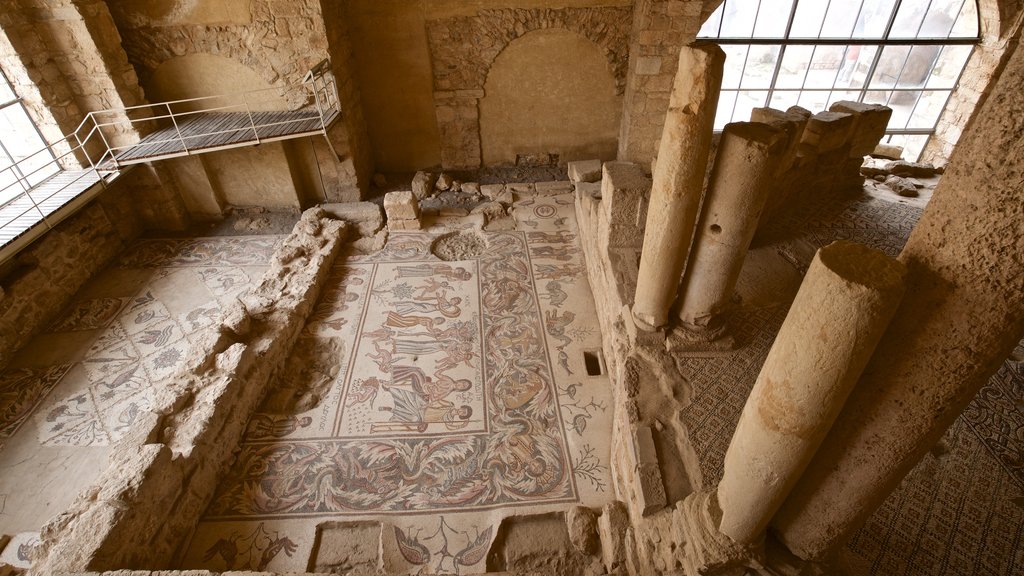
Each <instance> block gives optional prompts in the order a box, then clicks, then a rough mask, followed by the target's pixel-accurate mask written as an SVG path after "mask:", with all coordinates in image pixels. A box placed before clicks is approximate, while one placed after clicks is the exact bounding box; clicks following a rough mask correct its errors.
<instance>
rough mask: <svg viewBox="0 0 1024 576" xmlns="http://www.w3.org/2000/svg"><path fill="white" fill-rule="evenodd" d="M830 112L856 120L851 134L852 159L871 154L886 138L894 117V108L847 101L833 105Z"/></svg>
mask: <svg viewBox="0 0 1024 576" xmlns="http://www.w3.org/2000/svg"><path fill="white" fill-rule="evenodd" d="M829 111H831V112H841V113H846V114H853V116H854V118H855V121H854V126H853V128H852V130H851V134H850V157H857V156H867V155H868V154H870V153H871V152H872V151H873V150H874V149H875V147H876V146H878V141H879V140H881V139H882V137H883V136H885V129H886V127H888V126H889V118H891V117H892V108H889V107H888V106H882V105H880V104H863V103H860V102H849V101H845V100H844V101H840V102H836V103H835V104H832V106H830V107H829Z"/></svg>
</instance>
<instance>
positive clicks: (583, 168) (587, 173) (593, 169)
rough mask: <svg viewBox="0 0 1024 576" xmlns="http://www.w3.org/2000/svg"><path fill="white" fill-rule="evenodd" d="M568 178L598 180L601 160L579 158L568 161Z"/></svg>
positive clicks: (586, 180) (588, 180) (583, 180)
mask: <svg viewBox="0 0 1024 576" xmlns="http://www.w3.org/2000/svg"><path fill="white" fill-rule="evenodd" d="M569 180H571V181H572V182H574V183H575V182H600V181H601V161H600V160H580V161H578V162H569Z"/></svg>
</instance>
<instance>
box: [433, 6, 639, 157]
mask: <svg viewBox="0 0 1024 576" xmlns="http://www.w3.org/2000/svg"><path fill="white" fill-rule="evenodd" d="M631 21H632V8H629V7H621V6H605V7H596V8H545V9H512V8H510V9H501V10H481V11H480V12H478V13H477V14H476V16H457V17H453V18H445V19H440V20H433V21H430V22H428V23H427V39H428V43H429V46H430V58H431V62H432V65H433V76H434V107H435V114H436V117H437V125H438V129H439V131H440V135H441V162H442V165H443V166H444V167H445V168H450V169H465V168H478V167H479V166H480V165H481V163H482V155H481V148H480V109H479V101H480V99H481V98H483V96H484V84H485V82H486V81H487V75H488V72H489V71H490V68H491V66H492V65H493V64H494V61H495V59H496V58H497V57H498V55H499V54H500V53H501V52H502V51H503V50H505V48H506V47H508V45H509V44H510V43H511V42H512V41H513V40H515V39H517V38H519V37H521V36H523V35H525V34H527V33H528V32H532V31H535V30H545V29H553V28H560V29H564V30H569V31H571V32H575V33H577V34H579V35H581V36H583V37H584V38H587V39H588V40H590V41H591V42H593V43H595V44H597V45H598V46H599V47H600V48H601V49H602V51H603V52H604V54H605V58H606V60H607V61H608V65H609V67H610V68H611V71H612V75H613V76H614V78H615V91H616V94H619V95H621V94H622V93H623V92H624V91H625V86H626V70H627V68H628V65H629V32H630V23H631Z"/></svg>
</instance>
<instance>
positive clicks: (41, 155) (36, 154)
mask: <svg viewBox="0 0 1024 576" xmlns="http://www.w3.org/2000/svg"><path fill="white" fill-rule="evenodd" d="M0 142H3V144H4V147H5V148H6V149H7V152H8V153H10V155H11V156H12V157H13V160H14V161H15V162H16V163H18V169H19V170H20V171H21V172H22V174H24V175H25V176H26V177H28V179H29V184H30V185H32V186H34V185H36V184H38V183H39V182H42V181H43V180H45V179H46V178H48V177H50V176H52V175H53V174H55V173H56V172H57V171H58V170H57V167H56V165H55V164H54V163H53V156H52V154H50V152H49V150H47V149H46V143H45V142H43V139H42V138H40V137H39V133H38V132H37V131H36V127H35V125H34V124H33V123H32V120H30V119H29V117H28V114H27V113H26V112H25V107H24V106H23V105H21V104H20V103H19V104H14V105H11V106H8V107H7V108H4V109H3V110H0Z"/></svg>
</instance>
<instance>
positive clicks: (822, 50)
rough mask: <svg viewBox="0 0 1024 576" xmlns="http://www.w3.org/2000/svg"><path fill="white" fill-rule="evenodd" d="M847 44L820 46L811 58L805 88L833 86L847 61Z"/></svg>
mask: <svg viewBox="0 0 1024 576" xmlns="http://www.w3.org/2000/svg"><path fill="white" fill-rule="evenodd" d="M845 54H846V47H845V46H818V47H817V48H815V50H814V58H812V59H811V69H810V70H809V71H808V72H807V81H806V82H804V87H805V88H832V85H833V84H834V83H835V81H836V77H837V76H838V74H839V69H840V68H841V67H842V66H843V63H844V62H845Z"/></svg>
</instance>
